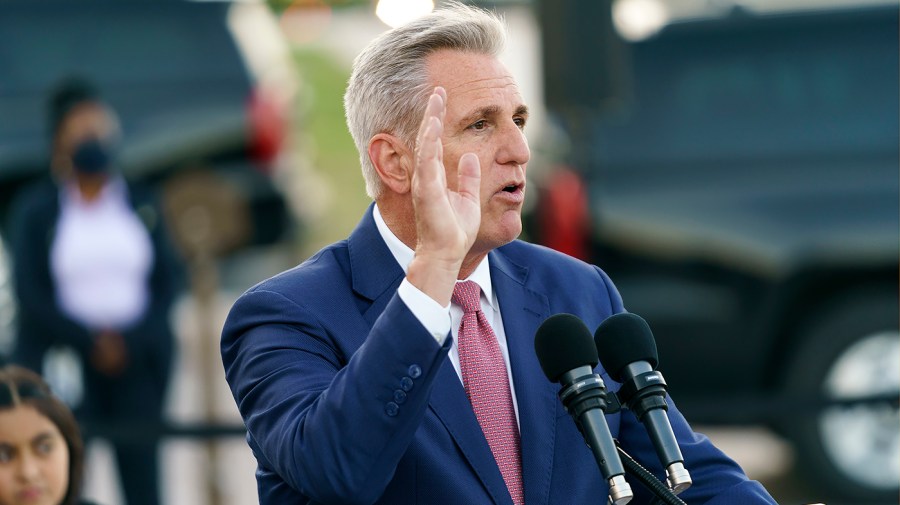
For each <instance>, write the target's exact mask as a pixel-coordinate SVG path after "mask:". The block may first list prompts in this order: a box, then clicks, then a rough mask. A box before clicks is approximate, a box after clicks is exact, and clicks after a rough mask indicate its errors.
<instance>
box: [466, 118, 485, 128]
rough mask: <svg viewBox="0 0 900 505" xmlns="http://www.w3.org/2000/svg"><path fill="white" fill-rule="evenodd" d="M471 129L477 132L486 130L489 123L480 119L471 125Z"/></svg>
mask: <svg viewBox="0 0 900 505" xmlns="http://www.w3.org/2000/svg"><path fill="white" fill-rule="evenodd" d="M469 128H471V129H473V130H477V131H480V130H484V129H485V128H487V121H485V120H484V119H480V120H478V121H475V122H474V123H472V124H471V125H469Z"/></svg>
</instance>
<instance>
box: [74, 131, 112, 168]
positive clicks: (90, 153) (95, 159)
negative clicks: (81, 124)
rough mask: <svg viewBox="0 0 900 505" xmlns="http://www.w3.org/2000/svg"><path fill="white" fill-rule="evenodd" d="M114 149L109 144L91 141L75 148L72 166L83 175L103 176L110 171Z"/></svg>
mask: <svg viewBox="0 0 900 505" xmlns="http://www.w3.org/2000/svg"><path fill="white" fill-rule="evenodd" d="M112 151H113V148H112V145H111V144H110V143H109V142H105V141H103V140H101V139H90V140H85V141H84V142H82V143H80V144H78V145H77V146H75V151H74V153H73V154H72V164H73V165H74V167H75V171H76V172H78V173H82V174H103V173H107V172H109V170H110V166H111V165H112V158H113V153H112Z"/></svg>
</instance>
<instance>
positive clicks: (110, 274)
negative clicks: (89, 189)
mask: <svg viewBox="0 0 900 505" xmlns="http://www.w3.org/2000/svg"><path fill="white" fill-rule="evenodd" d="M153 259H154V258H153V244H152V242H151V240H150V235H149V233H148V232H147V229H146V227H144V224H143V223H142V222H141V220H140V219H139V218H138V216H137V214H136V213H135V212H134V209H132V208H131V205H130V203H129V201H128V190H127V188H126V186H125V183H124V182H122V181H121V180H118V179H116V180H112V181H110V182H109V183H108V184H106V185H105V187H104V188H103V189H102V190H101V192H100V195H99V196H98V197H97V199H96V200H94V201H92V202H87V201H85V200H84V199H83V198H82V197H81V194H80V192H79V191H78V188H77V187H75V186H73V185H65V186H63V187H62V188H61V189H60V216H59V221H58V222H57V225H56V235H55V237H54V240H53V244H52V246H51V249H50V273H51V275H52V277H53V280H54V284H55V287H56V302H57V304H58V305H59V307H60V308H61V309H62V311H63V312H64V313H65V314H67V315H68V316H69V317H71V318H72V319H74V320H75V321H78V322H79V323H81V324H83V325H85V326H87V327H88V328H90V329H91V330H95V331H97V330H104V329H109V330H122V329H126V328H128V327H129V326H131V325H133V324H135V323H137V322H138V321H139V320H140V318H141V316H143V314H144V312H145V311H146V310H147V306H148V304H149V299H150V293H149V286H148V278H149V276H150V271H151V268H152V266H153Z"/></svg>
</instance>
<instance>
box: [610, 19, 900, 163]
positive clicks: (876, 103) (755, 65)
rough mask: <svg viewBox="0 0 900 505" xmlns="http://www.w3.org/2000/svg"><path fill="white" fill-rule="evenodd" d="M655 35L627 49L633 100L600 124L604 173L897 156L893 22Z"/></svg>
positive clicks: (785, 25) (862, 21)
mask: <svg viewBox="0 0 900 505" xmlns="http://www.w3.org/2000/svg"><path fill="white" fill-rule="evenodd" d="M853 20H857V21H858V22H846V23H821V24H800V23H796V24H794V25H790V24H788V23H779V24H776V25H775V26H773V27H768V28H764V27H759V28H757V29H756V30H754V31H748V30H705V31H694V32H688V31H685V32H676V31H673V32H672V33H670V34H664V35H663V36H661V37H659V38H657V39H652V40H649V41H646V42H643V43H640V44H637V45H635V46H633V52H632V54H631V57H632V61H633V65H634V67H633V70H634V73H633V76H634V83H635V94H634V96H633V97H632V98H633V99H632V100H630V101H628V102H627V105H626V106H625V107H623V108H622V109H621V110H619V111H618V113H616V114H613V115H610V116H609V117H607V118H604V119H603V120H602V121H599V122H598V128H597V131H596V138H597V140H598V146H597V149H598V150H599V155H600V156H601V157H602V158H603V159H604V160H606V161H607V162H621V161H629V162H654V161H661V160H669V161H689V160H704V159H733V158H742V157H751V158H759V157H763V158H765V157H772V156H785V155H808V154H810V153H826V152H830V153H834V152H836V151H841V152H859V151H864V152H869V151H873V150H874V151H888V150H895V146H896V139H897V137H898V135H900V128H898V116H897V110H898V107H900V105H898V93H897V89H898V72H897V69H898V66H897V63H896V62H897V60H898V52H897V37H898V32H897V23H896V16H893V17H891V16H883V17H882V18H868V17H852V18H850V21H853Z"/></svg>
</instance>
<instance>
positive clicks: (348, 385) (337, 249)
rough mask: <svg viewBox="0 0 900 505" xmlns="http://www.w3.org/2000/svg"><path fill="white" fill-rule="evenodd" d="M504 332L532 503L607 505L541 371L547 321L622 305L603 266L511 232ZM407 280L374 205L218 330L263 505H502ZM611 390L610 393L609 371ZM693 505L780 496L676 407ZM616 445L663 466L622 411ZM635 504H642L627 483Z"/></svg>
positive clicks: (494, 473) (503, 278)
mask: <svg viewBox="0 0 900 505" xmlns="http://www.w3.org/2000/svg"><path fill="white" fill-rule="evenodd" d="M489 262H490V272H491V280H492V283H493V286H494V289H495V290H496V293H497V297H498V300H499V302H500V308H501V311H502V315H503V324H504V327H505V330H506V335H507V340H508V346H509V354H510V365H511V368H512V376H513V381H514V382H515V391H516V401H517V403H518V408H519V420H520V430H521V440H522V469H523V474H524V475H523V477H524V482H525V501H526V503H527V504H528V505H549V504H559V505H581V504H585V505H587V504H591V505H597V504H603V503H605V501H606V495H607V494H608V490H607V486H606V483H605V482H604V481H603V479H602V478H601V476H600V472H599V469H598V468H597V464H596V462H595V461H594V459H593V456H592V455H591V452H590V450H589V449H588V448H587V446H586V445H585V443H584V441H583V440H582V438H581V435H580V434H579V432H578V430H577V428H576V427H575V424H574V423H573V421H572V420H571V419H570V418H569V415H568V414H567V413H566V412H565V411H564V410H563V408H562V406H561V405H560V402H559V400H558V398H557V392H558V390H559V386H558V385H557V384H552V383H550V382H549V381H547V379H546V378H545V377H544V375H543V374H542V372H541V369H540V366H539V364H538V361H537V358H536V356H535V352H534V335H535V331H536V330H537V328H538V326H540V324H541V323H542V322H543V321H544V320H545V319H546V318H547V317H549V316H551V315H553V314H557V313H561V312H568V313H572V314H575V315H577V316H579V317H580V318H582V319H583V320H584V321H585V323H587V325H588V327H590V328H594V327H596V326H597V325H599V324H600V322H601V321H603V319H605V318H606V317H608V316H609V315H611V314H613V313H616V312H621V311H623V310H624V309H623V307H622V301H621V299H620V297H619V294H618V293H617V291H616V290H615V287H614V286H613V285H612V283H611V282H610V280H609V279H608V278H607V276H606V275H605V274H604V273H603V272H602V271H601V270H600V269H599V268H597V267H594V266H591V265H588V264H586V263H583V262H581V261H578V260H575V259H572V258H570V257H567V256H564V255H562V254H559V253H556V252H553V251H551V250H549V249H546V248H543V247H540V246H535V245H531V244H527V243H524V242H520V241H516V242H513V243H511V244H508V245H506V246H503V247H500V248H498V249H497V250H495V251H493V252H491V253H490V256H489ZM403 278H404V273H403V270H402V269H401V267H400V266H399V265H398V264H397V262H396V261H395V260H394V258H393V256H392V255H391V253H390V251H389V250H388V248H387V246H386V245H385V243H384V241H383V240H382V239H381V237H380V236H379V234H378V231H377V228H376V226H375V222H374V219H373V217H372V210H371V208H370V209H369V212H367V214H366V216H365V217H364V218H363V220H362V222H361V223H360V225H359V226H358V227H357V228H356V230H355V231H354V232H353V233H352V235H351V236H350V237H349V239H347V240H345V241H342V242H339V243H337V244H334V245H332V246H329V247H327V248H326V249H324V250H322V251H321V252H319V253H318V254H316V255H315V256H314V257H312V258H310V259H309V260H308V261H306V262H305V263H303V264H302V265H300V266H298V267H296V268H294V269H292V270H289V271H287V272H284V273H282V274H280V275H278V276H276V277H274V278H272V279H269V280H267V281H265V282H262V283H260V284H258V285H257V286H255V287H253V288H252V289H250V290H249V291H247V292H246V293H245V294H244V295H242V296H241V298H240V299H239V300H238V301H237V302H236V303H235V305H234V307H233V309H232V311H231V313H230V315H229V317H228V320H227V322H226V324H225V329H224V332H223V336H222V358H223V361H224V365H225V371H226V377H227V379H228V383H229V385H230V387H231V390H232V393H233V394H234V397H235V400H236V401H237V404H238V407H239V409H240V411H241V414H242V416H243V418H244V421H245V422H246V425H247V428H248V441H249V444H250V447H251V448H252V450H253V453H254V454H255V456H256V458H257V460H258V463H259V466H258V470H257V482H258V486H259V496H260V503H261V504H263V505H269V504H272V505H275V504H278V505H283V504H306V503H328V504H338V503H340V504H344V503H348V504H350V503H352V504H357V503H358V504H372V503H378V504H392V505H402V504H414V503H417V504H427V505H441V504H448V505H451V504H452V505H460V504H463V505H476V504H498V505H511V504H512V501H511V499H510V496H509V493H508V491H507V489H506V486H505V484H504V482H503V478H502V476H501V475H500V470H499V469H498V467H497V464H496V462H495V461H494V458H493V456H492V455H491V452H490V449H489V447H488V444H487V442H486V440H485V438H484V435H483V434H482V432H481V429H480V427H479V425H478V422H477V420H476V418H475V415H474V413H473V412H472V408H471V405H470V403H469V401H468V399H467V398H466V394H465V392H464V390H463V387H462V383H461V381H460V379H459V377H458V376H457V374H456V372H455V371H454V369H453V366H452V365H451V363H450V361H449V359H447V352H448V350H449V348H450V341H451V338H448V339H447V341H446V343H445V344H444V345H443V346H440V345H438V344H437V342H436V341H435V339H434V337H432V336H431V335H430V334H429V333H428V332H427V331H426V330H425V328H424V327H423V326H422V325H421V323H419V321H418V320H417V319H416V317H415V316H414V315H413V314H412V313H411V312H410V311H409V309H408V308H407V307H406V305H405V304H404V303H403V302H402V301H401V300H400V298H399V297H398V296H397V294H396V292H397V287H398V286H399V285H400V282H401V281H402V280H403ZM600 371H601V373H602V374H603V379H604V381H606V383H607V385H608V386H610V387H611V389H616V388H618V384H616V383H614V382H613V381H612V380H611V379H610V377H609V376H608V375H606V374H605V373H604V372H603V371H602V370H600ZM669 417H670V419H671V421H672V424H673V428H674V430H675V433H676V435H677V436H678V438H679V441H680V443H681V448H682V451H683V453H684V457H685V464H686V467H687V468H688V469H689V471H690V472H691V475H692V477H693V479H694V485H693V487H692V488H691V489H689V490H688V491H686V492H685V493H684V494H683V498H684V499H685V500H686V501H687V502H688V503H690V504H694V503H718V504H728V505H735V504H743V503H747V504H750V503H754V504H755V503H774V500H772V499H771V498H770V497H769V495H768V494H767V493H766V492H765V490H763V489H762V487H761V486H760V485H759V484H758V483H756V482H752V481H749V480H748V479H747V478H746V477H745V476H744V474H743V472H742V471H741V469H740V468H739V467H737V465H735V464H734V463H733V462H732V461H731V460H729V459H728V458H727V457H725V456H724V455H723V454H722V453H721V452H719V451H718V450H717V449H716V448H715V447H713V446H712V444H711V443H710V442H709V441H708V440H707V439H706V438H705V437H703V436H701V435H696V434H694V433H693V432H692V431H691V429H690V427H689V426H688V424H687V422H686V421H685V420H684V418H683V417H682V415H681V414H680V413H679V412H678V410H677V409H676V408H675V407H674V405H673V406H672V407H671V409H670V410H669ZM607 420H608V422H609V426H610V429H611V431H612V433H613V436H614V437H617V438H618V439H619V440H620V441H621V443H622V445H623V446H624V448H625V449H626V450H627V451H628V452H629V453H630V454H632V455H633V456H634V457H636V458H637V459H638V460H639V461H641V462H642V463H643V464H644V465H645V466H647V467H648V468H649V469H651V470H652V471H653V472H654V473H655V474H657V476H660V477H662V476H663V475H664V472H663V469H662V468H661V465H660V464H659V463H658V462H657V457H656V454H655V452H654V451H653V448H652V445H651V442H650V440H649V437H648V436H647V435H646V432H645V431H644V429H643V427H642V426H641V425H640V424H639V423H638V422H637V421H636V419H635V418H634V416H633V415H632V414H631V413H630V412H623V413H621V414H614V415H609V416H607ZM632 487H633V489H634V490H635V494H636V497H635V501H633V502H632V503H646V502H648V495H647V494H646V491H645V490H644V489H642V488H641V487H640V484H637V483H635V482H632Z"/></svg>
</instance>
